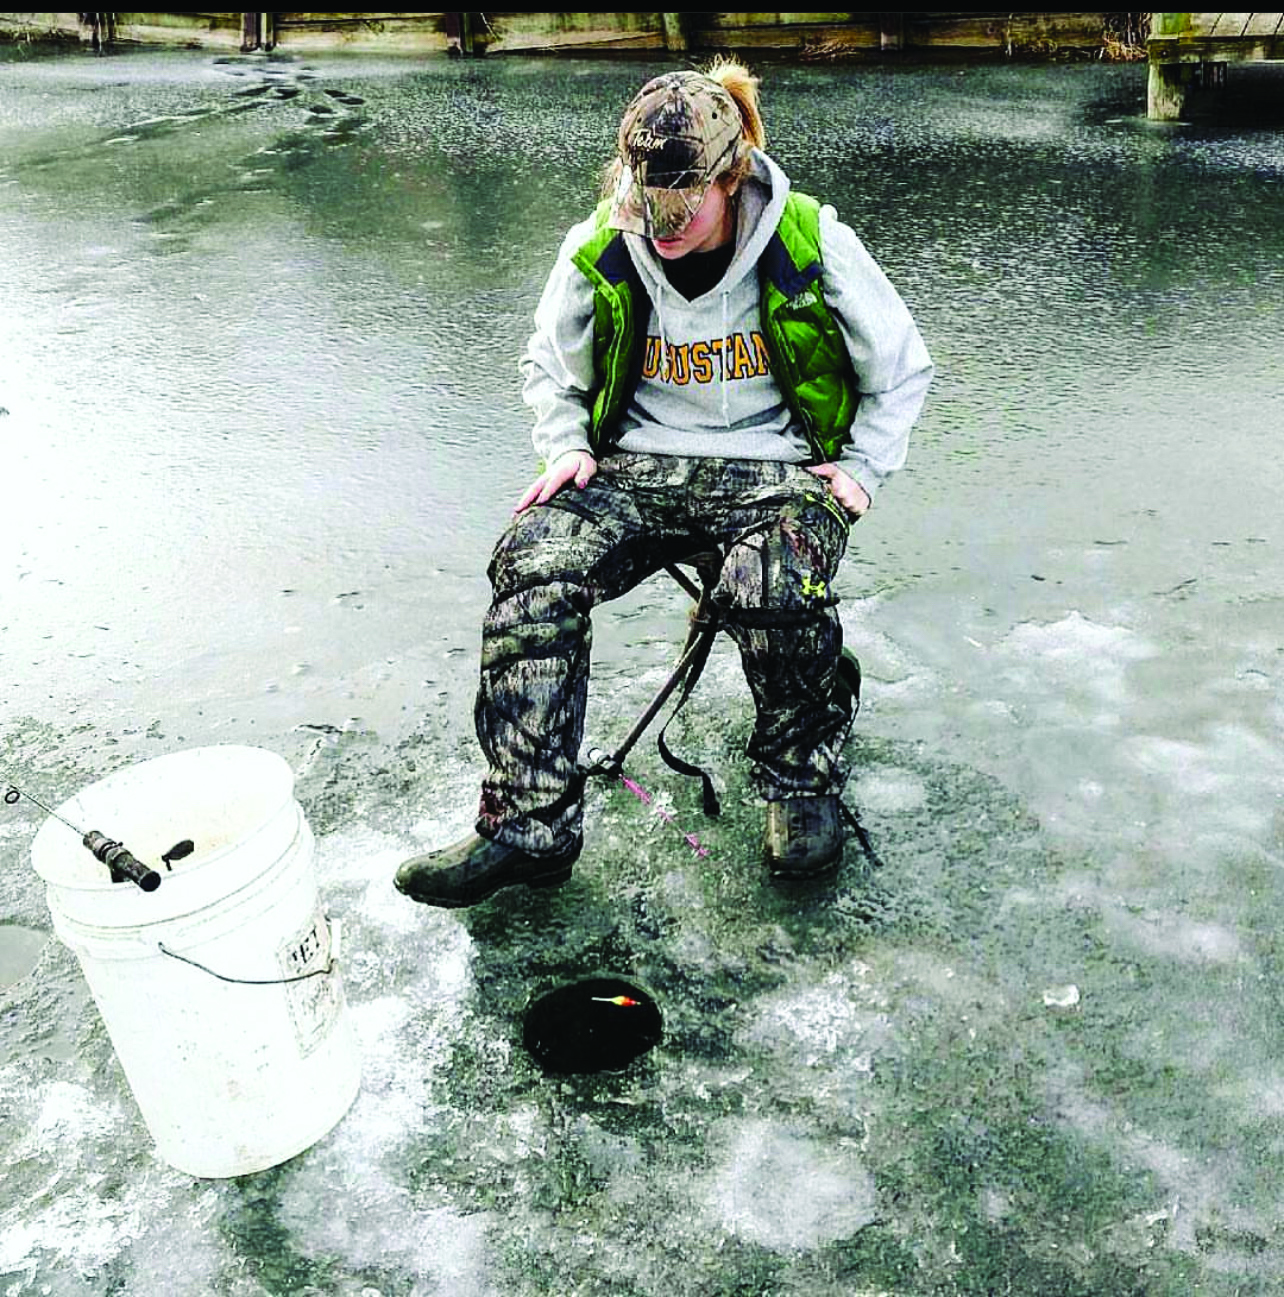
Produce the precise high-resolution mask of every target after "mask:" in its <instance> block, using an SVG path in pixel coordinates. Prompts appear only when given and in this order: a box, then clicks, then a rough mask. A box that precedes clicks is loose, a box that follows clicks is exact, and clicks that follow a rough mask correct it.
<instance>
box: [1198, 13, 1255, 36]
mask: <svg viewBox="0 0 1284 1297" xmlns="http://www.w3.org/2000/svg"><path fill="white" fill-rule="evenodd" d="M1252 17H1253V15H1252V14H1218V15H1217V21H1216V22H1215V23H1214V24H1213V28H1212V30H1211V31H1210V32H1209V33H1208V34H1209V35H1210V36H1212V37H1215V38H1216V37H1221V36H1232V37H1234V36H1242V35H1243V34H1244V28H1245V27H1247V26H1248V24H1249V21H1250V20H1251V19H1252Z"/></svg>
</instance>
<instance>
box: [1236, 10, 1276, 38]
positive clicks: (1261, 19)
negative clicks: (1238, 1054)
mask: <svg viewBox="0 0 1284 1297" xmlns="http://www.w3.org/2000/svg"><path fill="white" fill-rule="evenodd" d="M1248 18H1249V21H1248V26H1247V27H1245V28H1244V35H1245V36H1279V35H1281V34H1284V33H1282V32H1281V28H1284V13H1278V14H1249V16H1248Z"/></svg>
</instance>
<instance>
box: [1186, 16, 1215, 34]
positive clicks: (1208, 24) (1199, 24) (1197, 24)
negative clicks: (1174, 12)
mask: <svg viewBox="0 0 1284 1297" xmlns="http://www.w3.org/2000/svg"><path fill="white" fill-rule="evenodd" d="M1220 18H1221V14H1187V15H1186V26H1185V29H1184V30H1182V35H1184V36H1211V35H1212V34H1213V31H1214V29H1215V28H1216V27H1217V23H1218V20H1219V19H1220Z"/></svg>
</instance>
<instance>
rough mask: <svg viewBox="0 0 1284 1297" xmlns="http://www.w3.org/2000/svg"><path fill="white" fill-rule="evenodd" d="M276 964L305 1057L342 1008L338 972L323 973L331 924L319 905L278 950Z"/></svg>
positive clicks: (328, 957) (341, 992)
mask: <svg viewBox="0 0 1284 1297" xmlns="http://www.w3.org/2000/svg"><path fill="white" fill-rule="evenodd" d="M277 963H278V964H279V966H280V968H281V976H282V977H283V978H285V979H290V978H302V979H303V980H302V981H289V980H287V983H286V987H285V993H286V1001H287V1003H288V1004H289V1007H290V1020H291V1022H293V1023H294V1034H295V1035H296V1036H297V1037H298V1041H299V1050H300V1052H301V1053H302V1054H303V1056H304V1057H305V1058H306V1057H307V1055H308V1054H310V1053H311V1052H312V1051H313V1050H314V1049H315V1048H316V1047H317V1046H318V1045H319V1044H320V1043H321V1042H322V1041H323V1040H324V1039H325V1038H326V1036H327V1035H329V1032H330V1028H331V1027H333V1026H334V1023H335V1020H336V1019H337V1018H338V1016H339V1012H340V1010H341V1009H342V1008H343V983H342V981H341V980H340V978H339V970H338V969H337V968H336V969H334V970H333V971H331V972H325V971H324V970H325V969H326V968H327V967H328V966H329V963H330V924H329V923H328V921H327V920H326V917H325V913H324V912H323V911H322V910H321V908H320V906H318V907H317V910H316V913H315V914H314V915H313V916H312V919H311V921H310V922H309V923H308V924H306V925H305V926H304V927H303V928H301V929H300V930H299V931H298V932H296V933H295V934H294V936H293V937H291V938H290V940H289V941H287V942H286V943H285V944H284V945H283V946H282V947H281V948H280V949H279V950H278V951H277Z"/></svg>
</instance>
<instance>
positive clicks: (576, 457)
mask: <svg viewBox="0 0 1284 1297" xmlns="http://www.w3.org/2000/svg"><path fill="white" fill-rule="evenodd" d="M596 472H597V460H595V459H594V458H593V456H592V455H590V454H589V453H588V451H587V450H568V451H566V452H565V453H564V454H561V455H559V456H558V457H557V458H556V459H555V460H554V461H553V462H552V463H551V464H550V465H549V466H548V467H547V468H546V469H545V470H544V471H543V472H542V473H541V474H540V475H539V476H538V477H537V478H536V479H535V480H534V481H533V482H532V483H531V484H530V486H528V487H527V488H526V491H525V493H524V494H523V496H522V498H521V499H520V500H518V502H517V504H516V506H515V507H514V508H513V512H514V513H521V512H522V511H523V510H525V509H529V508H530V507H531V505H533V504H547V503H548V502H549V501H550V500H551V499H552V498H553V497H554V496H555V495H556V494H557V493H558V492H559V491H560V490H561V489H562V487H564V486H565V485H566V484H567V482H571V481H573V482H574V483H575V485H576V486H577V487H579V489H580V490H581V491H582V490H583V489H584V488H585V487H586V486H587V485H588V483H589V478H591V477H592V476H593V475H594V473H596Z"/></svg>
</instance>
